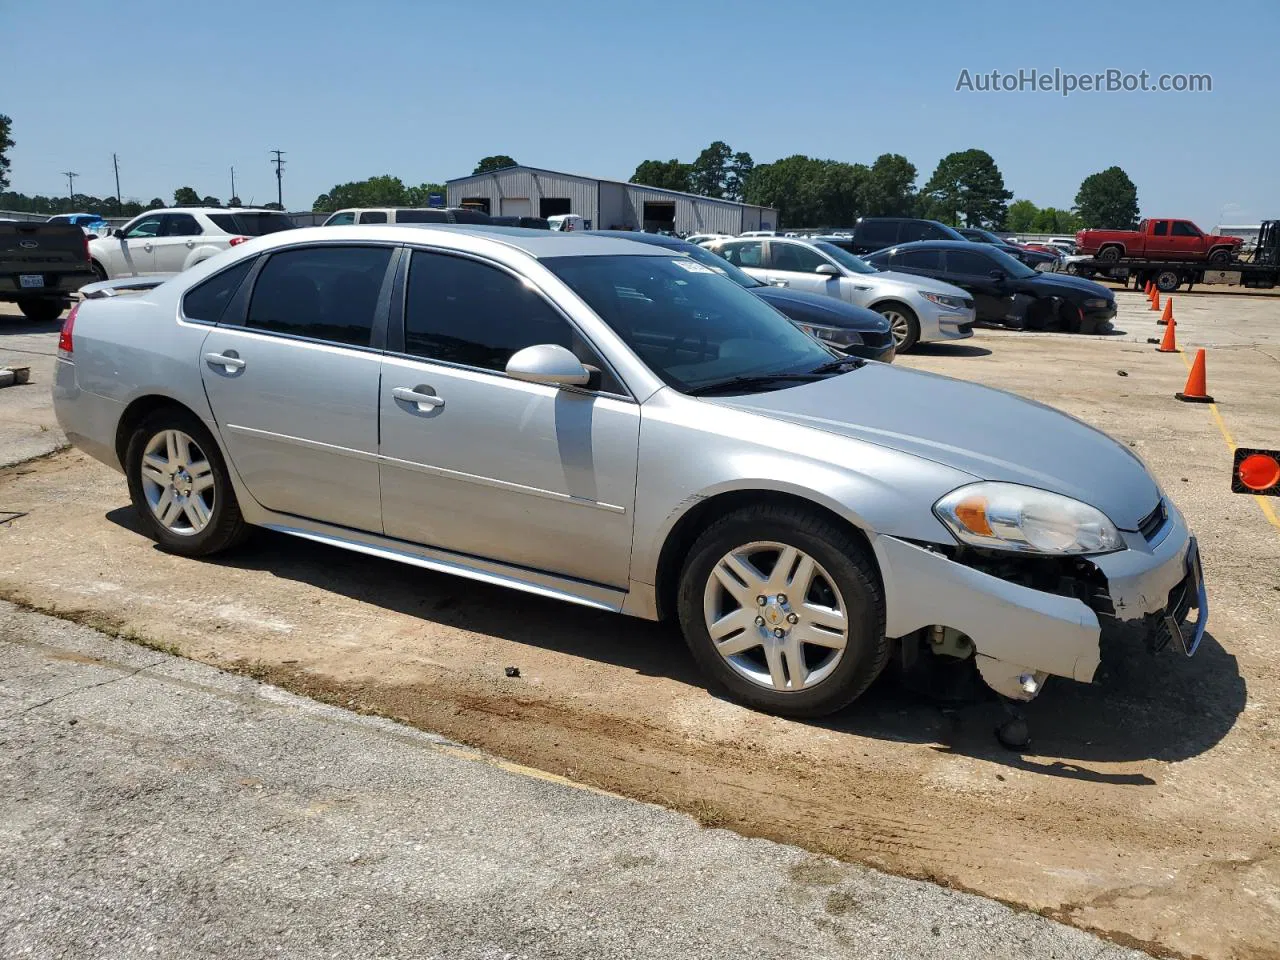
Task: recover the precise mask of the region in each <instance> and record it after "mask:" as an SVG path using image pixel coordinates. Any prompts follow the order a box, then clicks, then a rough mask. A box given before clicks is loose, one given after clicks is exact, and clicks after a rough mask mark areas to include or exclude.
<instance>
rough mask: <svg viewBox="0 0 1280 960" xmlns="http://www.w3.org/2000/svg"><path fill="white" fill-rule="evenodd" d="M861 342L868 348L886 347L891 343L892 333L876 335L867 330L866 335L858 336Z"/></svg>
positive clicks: (886, 332)
mask: <svg viewBox="0 0 1280 960" xmlns="http://www.w3.org/2000/svg"><path fill="white" fill-rule="evenodd" d="M859 336H861V337H862V342H863V343H865V344H866V345H867V346H868V347H887V346H889V345H890V344H891V343H893V331H891V330H886V331H885V332H884V333H877V332H876V331H874V330H868V331H867V332H866V333H862V334H859Z"/></svg>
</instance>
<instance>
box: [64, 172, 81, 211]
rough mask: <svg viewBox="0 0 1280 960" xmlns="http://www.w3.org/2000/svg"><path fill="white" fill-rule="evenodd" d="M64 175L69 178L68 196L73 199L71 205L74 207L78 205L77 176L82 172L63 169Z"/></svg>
mask: <svg viewBox="0 0 1280 960" xmlns="http://www.w3.org/2000/svg"><path fill="white" fill-rule="evenodd" d="M62 175H63V176H64V177H66V178H67V197H68V198H69V199H70V200H71V205H72V206H73V207H74V206H75V205H76V177H78V176H80V174H78V173H73V172H72V171H70V170H64V171H62Z"/></svg>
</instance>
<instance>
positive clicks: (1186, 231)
mask: <svg viewBox="0 0 1280 960" xmlns="http://www.w3.org/2000/svg"><path fill="white" fill-rule="evenodd" d="M1173 235H1174V236H1175V237H1198V236H1200V231H1199V230H1197V229H1196V228H1195V227H1194V226H1192V225H1191V224H1189V223H1187V221H1185V220H1175V221H1174V222H1173Z"/></svg>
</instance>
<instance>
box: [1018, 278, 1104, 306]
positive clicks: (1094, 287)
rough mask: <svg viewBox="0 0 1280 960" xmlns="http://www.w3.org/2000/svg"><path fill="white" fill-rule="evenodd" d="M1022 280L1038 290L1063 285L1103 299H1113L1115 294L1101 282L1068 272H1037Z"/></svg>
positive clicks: (1062, 286)
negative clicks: (1074, 275) (1033, 285)
mask: <svg viewBox="0 0 1280 960" xmlns="http://www.w3.org/2000/svg"><path fill="white" fill-rule="evenodd" d="M1023 282H1025V283H1033V284H1035V285H1036V286H1037V289H1040V290H1044V289H1045V288H1046V287H1048V288H1064V287H1065V288H1068V289H1071V290H1075V291H1078V292H1079V293H1082V294H1084V295H1085V296H1089V297H1101V298H1103V299H1104V300H1114V299H1115V294H1114V293H1112V292H1111V291H1110V290H1109V289H1108V288H1106V287H1104V286H1103V285H1102V284H1100V283H1094V282H1093V281H1092V280H1086V279H1085V278H1084V277H1073V276H1071V274H1069V273H1037V274H1036V275H1035V276H1034V277H1026V278H1024V281H1023Z"/></svg>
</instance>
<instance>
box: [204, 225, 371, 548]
mask: <svg viewBox="0 0 1280 960" xmlns="http://www.w3.org/2000/svg"><path fill="white" fill-rule="evenodd" d="M392 252H393V248H391V247H376V246H329V245H315V246H310V247H296V248H292V249H286V250H282V251H280V252H278V253H274V254H271V255H270V259H269V260H268V261H267V263H266V265H265V266H264V267H263V268H262V270H261V272H260V273H259V274H258V277H257V281H256V282H255V284H254V288H253V292H252V296H251V297H250V299H249V303H248V308H247V310H246V311H244V315H243V316H240V317H228V316H226V315H224V316H223V317H222V324H220V325H219V326H218V327H216V328H214V329H213V330H211V331H210V332H209V335H208V336H207V337H205V340H204V345H203V346H202V347H201V351H200V352H201V356H200V370H201V374H202V376H203V379H204V387H205V392H206V394H207V395H208V397H209V405H210V407H212V409H213V415H214V419H215V420H216V421H217V425H218V430H219V432H220V433H221V435H222V441H223V444H224V445H225V446H226V449H227V451H228V452H229V453H230V455H231V461H232V463H233V465H234V467H235V469H236V471H237V472H238V473H239V475H240V478H241V479H242V480H243V481H244V484H245V486H246V487H247V488H248V489H249V492H250V493H251V494H252V495H253V497H254V499H255V500H257V501H258V502H259V503H261V504H262V505H263V506H264V507H266V508H267V509H269V510H274V511H277V512H279V513H288V514H294V515H296V516H300V517H307V518H309V519H313V520H319V521H322V522H324V523H332V524H338V525H341V526H345V527H352V528H355V529H358V530H368V531H372V532H375V533H377V532H380V531H381V529H382V521H381V509H380V504H379V498H378V463H377V455H378V375H379V371H380V367H381V351H380V350H376V349H374V348H373V347H372V345H371V344H372V342H373V341H372V331H373V329H374V325H375V324H374V321H375V315H376V313H377V303H378V300H379V292H380V290H381V288H382V285H383V283H384V282H388V281H387V280H386V277H387V273H388V263H389V261H390V259H391V255H392Z"/></svg>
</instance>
